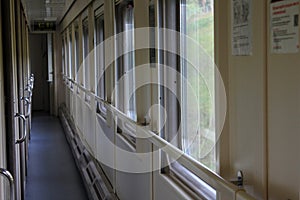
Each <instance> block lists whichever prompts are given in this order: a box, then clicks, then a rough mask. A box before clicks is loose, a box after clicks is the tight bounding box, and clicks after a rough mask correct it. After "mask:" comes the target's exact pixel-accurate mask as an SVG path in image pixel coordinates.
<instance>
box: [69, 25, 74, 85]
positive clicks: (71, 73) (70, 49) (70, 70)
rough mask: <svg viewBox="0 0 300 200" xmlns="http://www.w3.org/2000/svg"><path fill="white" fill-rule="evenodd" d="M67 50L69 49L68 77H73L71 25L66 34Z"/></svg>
mask: <svg viewBox="0 0 300 200" xmlns="http://www.w3.org/2000/svg"><path fill="white" fill-rule="evenodd" d="M68 41H69V45H68V51H69V78H71V79H73V61H72V59H73V53H72V27H69V35H68Z"/></svg>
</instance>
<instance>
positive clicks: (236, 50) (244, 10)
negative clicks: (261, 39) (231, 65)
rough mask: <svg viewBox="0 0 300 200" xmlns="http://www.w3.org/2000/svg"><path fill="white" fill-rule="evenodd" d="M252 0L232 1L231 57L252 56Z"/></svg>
mask: <svg viewBox="0 0 300 200" xmlns="http://www.w3.org/2000/svg"><path fill="white" fill-rule="evenodd" d="M251 1H252V0H232V3H231V5H232V12H231V21H232V27H231V29H232V37H231V39H232V41H231V45H232V55H251V54H252V22H251V21H252V20H251V17H252V2H251Z"/></svg>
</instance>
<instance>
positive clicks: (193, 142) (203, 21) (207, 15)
mask: <svg viewBox="0 0 300 200" xmlns="http://www.w3.org/2000/svg"><path fill="white" fill-rule="evenodd" d="M180 28H181V32H183V33H185V34H187V36H188V37H190V38H192V39H193V40H195V41H196V42H197V43H199V44H200V46H201V49H200V51H199V52H195V51H193V49H192V48H189V42H186V41H184V44H182V46H183V49H184V50H183V51H185V53H184V54H185V56H186V58H187V60H193V59H195V58H197V59H202V60H201V61H200V62H199V63H200V65H201V64H203V65H208V64H207V63H210V62H209V60H211V59H213V58H214V12H213V0H206V1H199V0H184V1H183V3H182V4H181V27H180ZM201 51H203V52H205V53H206V54H207V55H206V56H205V59H204V60H203V56H200V54H203V52H201ZM211 63H214V62H211ZM197 67H199V66H192V65H191V64H190V63H189V62H187V61H183V62H182V70H183V71H184V72H185V74H186V77H187V82H188V83H189V84H191V85H190V86H185V87H184V90H185V91H183V92H184V93H185V94H186V95H185V97H184V99H183V101H184V102H185V105H186V106H185V112H183V113H182V115H183V116H182V117H183V119H185V125H184V131H183V134H182V135H183V136H182V145H183V150H184V152H185V153H187V154H189V155H190V156H192V157H193V158H195V159H196V160H198V161H200V162H201V163H203V164H204V165H206V166H207V167H209V168H210V169H212V170H214V171H215V170H216V156H215V108H214V70H213V66H200V67H205V69H206V70H205V71H206V72H205V74H199V73H198V72H197V70H196V69H195V68H197ZM204 76H205V79H204V78H203V77H204ZM195 97H197V98H195ZM195 99H197V100H195Z"/></svg>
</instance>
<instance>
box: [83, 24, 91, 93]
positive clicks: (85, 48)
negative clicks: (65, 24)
mask: <svg viewBox="0 0 300 200" xmlns="http://www.w3.org/2000/svg"><path fill="white" fill-rule="evenodd" d="M82 33H83V34H82V37H83V38H82V39H83V40H82V41H83V68H84V70H83V73H84V86H85V88H87V89H89V86H90V85H89V80H90V70H89V67H90V66H89V62H88V59H87V56H88V54H89V24H88V19H87V18H86V19H84V20H83V22H82Z"/></svg>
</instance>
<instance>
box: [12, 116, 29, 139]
mask: <svg viewBox="0 0 300 200" xmlns="http://www.w3.org/2000/svg"><path fill="white" fill-rule="evenodd" d="M15 117H18V118H21V119H22V120H23V122H24V135H23V137H22V138H20V139H18V140H16V142H15V143H16V144H21V143H23V142H24V141H25V140H26V137H27V131H26V116H25V115H22V114H20V113H17V114H15Z"/></svg>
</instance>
